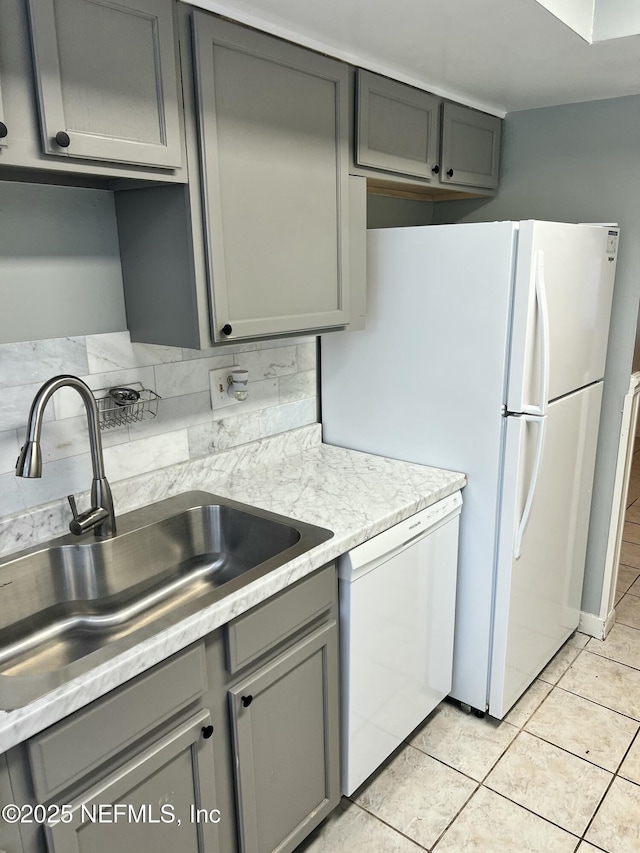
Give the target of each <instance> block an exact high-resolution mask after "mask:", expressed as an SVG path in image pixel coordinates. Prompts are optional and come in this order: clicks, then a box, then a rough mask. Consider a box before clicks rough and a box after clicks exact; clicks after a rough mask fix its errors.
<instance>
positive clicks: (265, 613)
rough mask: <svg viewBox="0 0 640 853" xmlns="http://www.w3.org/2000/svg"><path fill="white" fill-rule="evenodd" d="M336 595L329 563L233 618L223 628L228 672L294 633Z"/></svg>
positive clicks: (331, 567)
mask: <svg viewBox="0 0 640 853" xmlns="http://www.w3.org/2000/svg"><path fill="white" fill-rule="evenodd" d="M335 598H336V574H335V566H334V565H333V563H332V564H331V565H330V566H326V568H324V569H322V570H321V571H319V572H318V573H317V574H315V575H312V576H311V577H309V578H306V579H305V580H303V581H301V582H300V583H298V584H296V585H295V586H293V587H291V589H288V590H286V591H285V592H283V593H281V594H280V595H278V596H276V597H274V598H272V599H269V600H268V601H265V602H264V603H263V604H260V605H259V606H258V607H255V608H254V609H253V610H250V611H249V612H248V613H245V614H244V615H243V616H239V617H238V618H237V619H234V620H233V622H230V623H229V625H228V626H227V630H226V634H227V668H228V670H229V672H232V673H233V672H237V671H238V670H239V669H242V667H244V666H247V664H249V663H251V662H252V661H254V660H256V659H257V658H258V657H260V656H261V655H262V654H264V653H265V652H267V651H268V650H269V649H271V648H273V647H274V646H276V645H277V644H278V643H280V642H281V641H282V640H284V639H285V638H286V637H288V636H290V635H291V634H294V633H295V632H296V631H297V630H298V629H300V628H302V627H303V626H304V625H305V624H306V623H307V622H310V621H311V620H312V619H314V618H315V617H317V616H319V615H320V614H321V613H323V612H324V611H326V610H328V609H329V608H330V607H331V605H332V604H333V602H334V601H335Z"/></svg>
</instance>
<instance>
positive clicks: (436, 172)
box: [431, 166, 440, 175]
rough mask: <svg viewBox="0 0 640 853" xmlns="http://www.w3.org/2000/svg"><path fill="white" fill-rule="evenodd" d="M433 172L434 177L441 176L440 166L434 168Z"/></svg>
mask: <svg viewBox="0 0 640 853" xmlns="http://www.w3.org/2000/svg"><path fill="white" fill-rule="evenodd" d="M431 171H432V172H433V174H434V175H439V174H440V166H434V167H433V169H432V170H431Z"/></svg>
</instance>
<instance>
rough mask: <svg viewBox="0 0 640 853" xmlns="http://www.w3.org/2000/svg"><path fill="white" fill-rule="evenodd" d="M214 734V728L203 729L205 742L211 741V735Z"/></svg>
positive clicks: (204, 727) (206, 727) (205, 727)
mask: <svg viewBox="0 0 640 853" xmlns="http://www.w3.org/2000/svg"><path fill="white" fill-rule="evenodd" d="M212 734H213V726H203V727H202V737H203V738H204V739H205V740H209V738H210V737H211V735H212Z"/></svg>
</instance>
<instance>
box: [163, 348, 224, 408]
mask: <svg viewBox="0 0 640 853" xmlns="http://www.w3.org/2000/svg"><path fill="white" fill-rule="evenodd" d="M233 359H234V356H233V355H232V354H229V355H218V356H213V357H211V358H200V359H189V360H187V361H177V362H173V363H172V364H158V365H156V366H155V368H154V371H155V375H156V388H155V390H156V391H157V392H158V394H160V396H161V397H178V396H182V395H183V394H197V393H198V392H200V391H206V390H207V389H208V388H209V371H210V370H216V369H217V368H218V367H230V366H231V365H232V364H233V363H234V362H233Z"/></svg>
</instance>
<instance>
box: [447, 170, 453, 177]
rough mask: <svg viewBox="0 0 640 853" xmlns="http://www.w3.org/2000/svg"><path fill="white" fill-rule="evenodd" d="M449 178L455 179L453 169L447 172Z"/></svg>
mask: <svg viewBox="0 0 640 853" xmlns="http://www.w3.org/2000/svg"><path fill="white" fill-rule="evenodd" d="M447 176H448V177H449V178H452V177H453V169H449V171H448V172H447Z"/></svg>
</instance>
